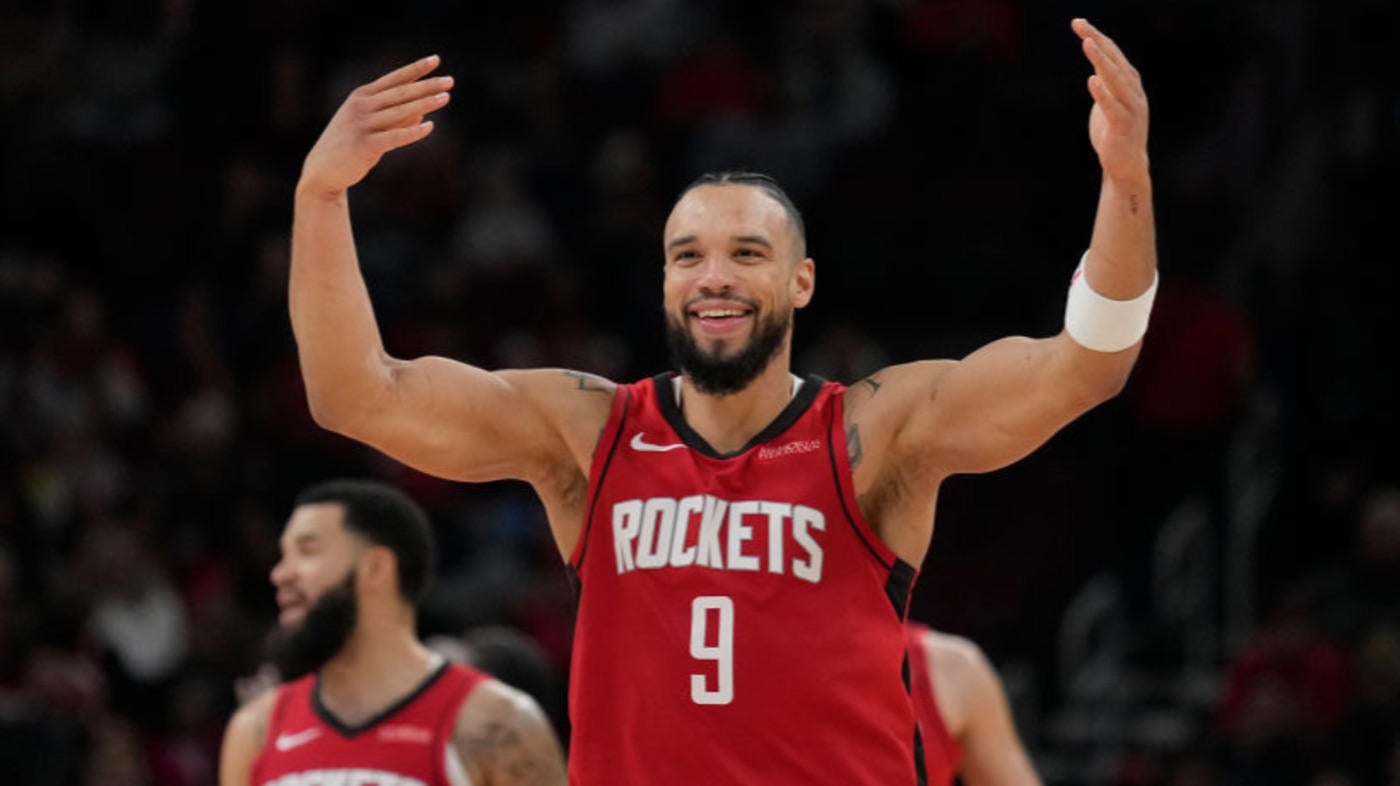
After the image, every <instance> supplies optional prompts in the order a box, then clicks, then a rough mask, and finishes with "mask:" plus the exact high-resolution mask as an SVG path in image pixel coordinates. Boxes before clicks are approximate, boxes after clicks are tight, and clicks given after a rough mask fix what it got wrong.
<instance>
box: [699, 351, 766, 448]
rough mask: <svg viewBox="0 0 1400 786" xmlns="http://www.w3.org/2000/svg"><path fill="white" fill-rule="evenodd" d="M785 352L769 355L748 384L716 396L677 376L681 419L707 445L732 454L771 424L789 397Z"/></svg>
mask: <svg viewBox="0 0 1400 786" xmlns="http://www.w3.org/2000/svg"><path fill="white" fill-rule="evenodd" d="M788 361H789V359H788V355H787V353H786V352H784V353H782V354H780V355H778V356H777V357H774V358H773V362H771V363H769V364H768V368H766V369H764V370H763V371H762V373H760V374H759V375H758V376H757V377H755V378H754V380H753V381H752V382H750V383H749V385H748V387H746V388H744V389H743V390H741V391H739V392H738V393H731V394H729V395H727V396H716V395H712V394H707V393H702V392H700V391H699V390H697V389H696V388H695V386H694V385H692V384H691V383H690V380H689V379H686V378H685V377H682V378H681V394H680V408H681V415H682V416H684V417H685V422H686V423H688V424H690V427H691V428H693V429H695V433H697V434H699V435H700V436H701V437H702V438H703V439H704V440H705V441H706V442H707V443H709V445H710V447H712V448H714V449H715V450H717V451H719V452H720V453H732V452H734V451H736V450H739V449H740V448H742V447H744V446H745V445H747V444H748V443H749V440H751V439H753V438H754V437H755V436H756V435H757V434H758V433H759V432H761V431H763V429H765V428H767V427H768V424H770V423H772V422H773V421H774V420H775V419H776V418H777V417H778V414H779V413H780V412H782V411H783V408H784V407H786V406H787V405H788V402H789V401H791V400H792V396H793V388H794V386H793V377H792V373H791V371H789V362H788Z"/></svg>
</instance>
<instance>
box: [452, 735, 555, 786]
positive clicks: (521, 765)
mask: <svg viewBox="0 0 1400 786" xmlns="http://www.w3.org/2000/svg"><path fill="white" fill-rule="evenodd" d="M458 744H459V749H460V750H461V753H462V756H463V758H465V759H467V760H468V761H470V762H472V763H474V764H475V765H476V766H478V767H481V768H482V769H484V770H487V771H489V772H490V773H491V783H493V784H497V785H498V786H499V785H500V784H506V785H507V786H521V785H523V784H533V783H539V782H541V781H542V780H543V778H544V776H545V774H546V773H547V772H548V768H546V767H545V766H544V764H543V763H542V762H540V761H539V760H537V759H536V757H535V755H534V754H533V753H532V752H531V750H530V749H529V746H528V745H527V744H526V740H525V737H524V736H523V735H522V734H521V733H520V732H519V731H518V730H517V729H515V728H514V727H512V726H511V725H509V724H507V723H505V722H503V721H499V720H493V721H491V722H490V723H487V724H486V726H485V728H481V729H475V730H473V731H471V732H467V733H465V734H463V735H462V736H461V737H459V743H458Z"/></svg>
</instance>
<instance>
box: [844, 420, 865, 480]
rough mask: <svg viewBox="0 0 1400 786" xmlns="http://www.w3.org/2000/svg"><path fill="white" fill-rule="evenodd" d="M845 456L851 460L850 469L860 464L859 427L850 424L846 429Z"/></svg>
mask: <svg viewBox="0 0 1400 786" xmlns="http://www.w3.org/2000/svg"><path fill="white" fill-rule="evenodd" d="M846 454H847V455H848V456H850V458H851V469H855V468H856V465H857V464H860V457H861V453H860V427H859V426H857V425H856V424H854V423H852V424H851V425H849V426H847V427H846Z"/></svg>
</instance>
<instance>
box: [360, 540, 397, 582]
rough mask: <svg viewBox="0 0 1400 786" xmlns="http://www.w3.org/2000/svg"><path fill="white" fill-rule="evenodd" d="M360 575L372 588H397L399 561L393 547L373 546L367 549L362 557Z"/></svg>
mask: <svg viewBox="0 0 1400 786" xmlns="http://www.w3.org/2000/svg"><path fill="white" fill-rule="evenodd" d="M360 575H361V577H362V579H361V580H362V581H364V583H365V584H366V585H367V586H368V587H370V588H372V589H375V590H381V589H385V588H388V589H391V590H395V589H396V588H397V585H398V580H399V561H398V559H397V558H396V557H395V556H394V552H393V550H392V549H390V548H388V547H386V546H373V547H371V548H369V549H366V550H365V554H364V556H363V557H362V558H361V562H360Z"/></svg>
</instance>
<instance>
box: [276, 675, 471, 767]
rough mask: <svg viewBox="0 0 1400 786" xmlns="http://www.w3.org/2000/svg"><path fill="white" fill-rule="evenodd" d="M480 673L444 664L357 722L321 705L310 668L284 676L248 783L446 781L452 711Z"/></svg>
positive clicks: (453, 717) (315, 677)
mask: <svg viewBox="0 0 1400 786" xmlns="http://www.w3.org/2000/svg"><path fill="white" fill-rule="evenodd" d="M486 679H489V677H487V676H486V675H485V674H483V673H481V672H479V671H477V670H475V669H472V668H469V667H467V666H463V665H460V664H448V663H444V664H443V665H442V666H441V667H440V668H438V669H437V670H435V671H434V672H433V673H432V674H431V675H429V677H428V678H427V679H426V680H424V682H423V684H422V685H421V686H420V687H419V688H418V689H417V690H415V691H414V692H413V693H411V694H410V695H408V696H406V697H404V699H403V700H402V701H400V702H398V703H397V704H395V705H394V706H392V707H390V708H389V709H387V710H385V711H384V712H382V713H380V714H379V715H377V716H376V717H374V718H373V719H371V720H370V721H369V722H367V723H364V724H361V725H359V726H355V727H351V726H346V725H345V724H343V723H341V722H340V721H339V720H338V719H337V718H336V717H335V716H333V715H331V713H330V712H329V711H328V710H327V709H326V708H325V707H324V706H323V705H322V704H321V700H320V693H319V691H318V689H317V685H318V683H319V679H318V677H317V676H316V675H307V676H305V677H302V678H301V679H299V680H296V681H295V682H290V683H287V684H286V685H283V686H281V687H279V688H278V689H277V697H276V698H275V699H273V704H272V712H271V715H270V716H269V718H268V725H267V738H266V741H265V742H264V744H263V748H262V751H260V752H259V753H258V756H257V758H256V759H255V760H254V761H253V768H252V786H313V784H314V786H322V785H323V784H342V783H343V784H355V786H449V784H450V782H449V780H448V776H447V745H448V744H449V743H450V741H451V739H452V731H453V729H454V727H455V725H456V722H457V712H458V710H459V709H460V708H461V706H462V702H463V701H465V700H466V699H467V697H468V696H469V695H471V692H472V689H474V688H475V687H476V686H477V685H479V684H481V682H482V681H483V680H486Z"/></svg>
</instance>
